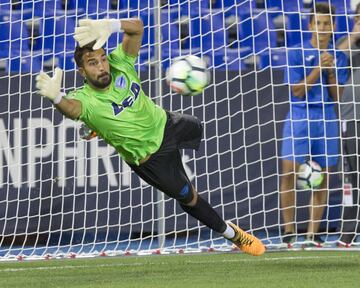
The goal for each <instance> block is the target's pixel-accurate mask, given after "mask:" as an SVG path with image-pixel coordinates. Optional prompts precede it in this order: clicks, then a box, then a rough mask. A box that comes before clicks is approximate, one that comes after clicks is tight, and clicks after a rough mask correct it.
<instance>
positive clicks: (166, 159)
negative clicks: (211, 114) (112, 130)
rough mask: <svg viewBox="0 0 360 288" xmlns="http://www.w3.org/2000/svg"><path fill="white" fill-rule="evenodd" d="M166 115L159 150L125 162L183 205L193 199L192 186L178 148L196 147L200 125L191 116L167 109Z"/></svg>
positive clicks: (199, 139)
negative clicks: (145, 157) (141, 160)
mask: <svg viewBox="0 0 360 288" xmlns="http://www.w3.org/2000/svg"><path fill="white" fill-rule="evenodd" d="M166 114H167V122H166V125H165V131H164V138H163V141H162V143H161V146H160V148H159V150H158V151H157V152H155V153H154V154H152V155H151V157H150V158H149V159H148V160H147V161H146V162H145V163H143V164H140V165H139V166H136V165H132V164H129V165H130V167H131V168H132V169H133V170H134V171H135V172H136V174H137V175H139V176H140V177H141V178H142V179H143V180H144V181H146V182H147V183H148V184H150V185H152V186H154V187H155V188H157V189H159V190H160V191H162V192H164V193H165V194H166V195H168V196H169V197H171V198H175V199H177V200H179V201H180V202H182V203H184V204H186V203H189V202H190V201H191V200H192V198H193V194H192V185H191V183H190V180H189V178H188V176H187V175H186V173H185V169H184V166H183V163H182V159H181V153H180V151H179V149H195V150H198V148H199V146H200V142H201V137H202V132H203V127H202V124H201V122H200V120H199V119H198V118H196V117H195V116H191V115H186V114H180V113H176V112H168V111H167V112H166Z"/></svg>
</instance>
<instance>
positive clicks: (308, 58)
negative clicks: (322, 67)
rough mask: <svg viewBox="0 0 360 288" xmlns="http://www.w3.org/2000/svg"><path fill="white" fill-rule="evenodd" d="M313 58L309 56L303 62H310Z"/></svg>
mask: <svg viewBox="0 0 360 288" xmlns="http://www.w3.org/2000/svg"><path fill="white" fill-rule="evenodd" d="M314 58H315V56H314V55H309V56H307V57H305V60H306V61H308V62H310V61H312V60H313V59H314Z"/></svg>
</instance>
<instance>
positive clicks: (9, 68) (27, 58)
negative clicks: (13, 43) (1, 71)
mask: <svg viewBox="0 0 360 288" xmlns="http://www.w3.org/2000/svg"><path fill="white" fill-rule="evenodd" d="M41 58H42V57H41V55H40V54H37V55H34V54H32V53H30V52H26V53H25V52H22V53H21V55H15V53H12V56H11V58H10V59H7V60H6V67H5V71H6V72H8V73H9V72H10V73H29V72H31V73H37V72H39V71H41V69H42V62H41Z"/></svg>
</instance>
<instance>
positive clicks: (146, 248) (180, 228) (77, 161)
mask: <svg viewBox="0 0 360 288" xmlns="http://www.w3.org/2000/svg"><path fill="white" fill-rule="evenodd" d="M316 2H320V1H316ZM322 2H325V3H327V2H328V1H322ZM330 2H331V3H333V4H335V6H336V14H335V15H333V16H334V20H335V22H336V31H335V33H334V34H333V39H332V40H331V41H332V42H333V43H335V41H337V40H338V39H340V38H341V37H344V36H345V37H346V36H348V35H349V32H351V31H352V28H353V22H354V15H353V13H354V8H355V7H354V5H353V4H354V3H350V1H347V0H338V1H330ZM313 5H314V3H313V1H302V0H296V1H281V0H279V1H276V0H273V1H272V0H267V1H265V0H264V1H253V0H224V1H212V0H211V1H210V0H204V1H194V0H190V1H183V0H169V1H154V0H147V1H132V0H131V1H130V0H118V1H110V0H109V1H100V0H98V1H97V0H95V1H93V0H81V1H75V0H67V1H59V0H51V1H37V0H35V1H10V0H8V1H7V0H0V31H1V33H0V68H1V70H0V103H1V105H0V166H1V167H3V169H2V172H1V173H0V247H1V248H0V258H1V259H13V258H16V257H19V256H20V257H32V258H34V257H48V256H47V255H51V256H54V257H55V256H59V255H60V256H61V255H73V254H72V253H74V255H75V254H77V255H98V254H99V253H102V252H106V254H124V253H128V252H129V251H130V252H131V253H132V252H135V253H152V252H153V251H154V250H156V249H160V248H161V249H162V251H177V252H178V251H199V250H202V249H207V248H204V247H215V248H216V249H220V250H221V249H223V250H226V249H229V242H227V241H225V240H224V239H223V238H222V237H221V236H220V235H219V234H217V233H213V232H211V231H210V230H209V229H208V228H207V227H205V226H204V225H201V224H200V223H199V222H197V221H195V220H194V219H193V218H191V217H189V216H188V215H187V214H186V213H184V212H183V211H182V210H181V208H180V206H178V204H177V203H176V202H175V201H174V200H172V199H169V198H168V197H163V198H162V197H159V195H158V193H157V191H156V190H155V189H153V188H152V187H150V186H149V185H148V184H146V183H145V182H143V181H140V180H139V178H138V177H137V176H136V175H135V174H134V173H132V172H131V171H130V168H129V167H128V166H127V165H126V163H125V162H124V161H122V160H121V158H120V157H119V155H118V154H117V153H116V152H115V150H114V149H113V148H112V147H110V146H108V145H106V144H105V143H104V142H103V141H102V140H101V139H93V140H91V141H87V142H86V141H83V140H81V139H80V138H79V136H78V129H79V123H77V122H73V121H71V120H69V119H65V118H64V117H63V116H62V115H60V113H59V112H57V111H56V110H55V109H54V108H53V106H52V105H51V104H50V103H49V102H48V101H47V100H44V99H42V98H41V97H40V96H39V95H37V93H36V89H35V85H34V81H35V77H36V75H37V74H38V73H39V71H41V70H45V71H49V73H50V74H51V71H53V70H54V68H55V67H57V66H59V67H61V68H63V69H64V70H65V71H66V72H65V77H64V78H65V79H64V89H65V91H67V92H69V91H71V90H73V89H75V88H80V87H81V86H82V85H83V82H82V81H83V80H82V79H81V77H80V76H79V74H77V73H76V69H77V67H76V66H75V64H74V60H73V53H74V49H75V46H76V43H75V41H74V39H73V34H74V28H75V27H76V23H77V22H78V21H79V19H82V18H86V17H89V18H92V19H101V18H105V17H108V18H130V17H139V18H141V19H142V21H143V23H144V27H145V29H144V38H143V43H142V46H141V50H140V53H139V57H138V61H137V63H136V69H137V70H138V73H139V75H140V78H141V81H142V88H143V90H144V91H145V93H146V94H147V95H149V97H151V98H152V99H153V100H154V101H155V102H157V103H159V104H160V105H162V106H163V107H164V108H165V109H168V110H172V111H181V112H184V113H188V114H192V115H196V116H197V117H198V118H199V119H201V120H202V122H203V125H204V137H203V141H202V145H201V148H200V150H199V151H197V152H194V151H188V150H186V151H184V152H183V160H184V164H185V168H186V171H187V172H188V175H189V177H190V178H191V180H192V181H193V183H194V185H195V187H196V188H197V190H198V191H199V193H200V195H202V197H204V198H205V199H207V200H208V201H209V202H210V203H211V205H212V206H213V207H214V208H215V209H216V211H217V212H218V213H219V214H220V215H221V216H222V217H223V218H224V219H227V220H231V221H233V222H234V223H237V224H238V225H239V226H240V227H242V228H243V229H245V230H248V231H250V232H251V233H254V234H255V235H257V236H258V237H260V238H261V239H262V240H263V241H264V243H265V244H266V245H267V246H268V248H272V247H273V248H275V249H276V248H279V247H282V244H281V243H282V240H281V236H282V233H283V230H284V225H283V224H284V221H283V215H282V213H283V210H284V209H283V206H282V205H281V204H280V194H279V193H280V192H279V191H280V188H281V187H280V179H281V178H280V177H281V176H282V175H283V174H282V167H281V163H282V162H281V147H282V143H283V139H282V137H283V136H282V135H283V133H282V130H283V126H284V123H285V122H286V114H287V112H288V111H289V106H290V105H289V104H290V88H289V86H288V85H287V83H285V82H284V72H286V71H289V68H291V67H289V64H288V63H289V58H288V54H289V51H290V50H292V49H294V48H293V47H294V45H300V47H303V46H304V45H305V43H306V42H307V41H308V40H309V37H311V35H310V34H311V33H310V32H307V30H308V23H309V18H310V17H309V16H310V9H311V8H312V7H313ZM157 33H158V34H157ZM158 36H159V37H158ZM121 39H122V35H121V33H120V34H119V35H112V36H111V37H110V39H109V41H108V42H107V44H106V49H107V51H108V52H110V51H112V50H113V49H114V48H115V47H116V45H117V44H118V43H119V42H120V41H121ZM350 50H351V49H348V51H347V53H348V54H350V52H351V53H352V54H353V53H354V51H355V50H351V51H350ZM188 54H193V55H197V56H201V57H203V58H205V59H206V61H207V62H208V65H209V71H210V73H211V77H212V81H211V84H210V85H209V87H207V88H206V90H205V91H204V93H203V94H202V95H199V96H196V97H182V96H180V95H177V94H175V93H173V92H171V91H170V90H169V88H168V86H167V84H166V82H165V71H166V68H167V67H168V66H169V65H170V64H171V61H172V60H173V59H174V58H175V57H177V56H180V55H188ZM352 54H351V55H352ZM304 55H305V54H304ZM350 66H352V64H351V62H350V64H348V68H350ZM353 75H354V74H351V76H350V77H353ZM357 84H359V83H356V81H354V79H350V81H349V84H348V85H347V86H350V87H351V90H353V91H354V92H355V91H356V86H357ZM355 101H356V100H355V98H354V97H353V98H352V100H351V101H350V102H349V103H348V104H350V105H353V106H355ZM337 107H338V106H336V108H337ZM353 117H354V118H353V119H350V120H356V119H355V116H353ZM357 137H358V135H357V134H356V135H354V136H353V137H352V139H354V140H356V139H358V138H357ZM350 138H351V137H350ZM341 140H343V139H342V137H340V136H339V137H337V141H339V143H340V144H339V152H338V153H337V155H336V156H337V157H338V164H337V165H336V166H335V167H333V168H332V169H331V171H330V172H329V175H330V177H329V178H328V180H327V181H328V182H329V193H328V197H327V200H326V203H325V206H326V207H325V211H324V215H323V218H322V220H321V226H320V230H319V233H321V236H322V238H323V240H326V242H327V243H328V244H329V245H330V247H335V246H336V243H337V241H338V240H339V237H340V233H339V231H341V230H342V229H343V227H344V225H343V224H342V223H343V221H342V220H343V218H344V211H345V210H344V209H343V208H344V205H345V206H347V207H350V206H352V207H353V208H355V209H357V208H358V203H357V197H355V196H356V194H355V192H354V190H353V189H352V188H351V187H350V186H346V185H348V184H349V183H350V180H349V179H348V177H347V176H348V175H350V174H351V173H350V172H344V167H343V166H344V165H343V159H344V157H343V156H344V155H343V151H344V149H343V148H344V147H343V146H344V145H343V144H342V141H341ZM356 143H357V142H356ZM356 145H358V144H356ZM355 151H358V150H355ZM351 153H353V154H350V156H356V153H357V152H351ZM354 153H355V154H354ZM307 156H308V157H310V155H307ZM346 163H347V162H346ZM346 165H347V164H346ZM346 167H348V166H346ZM353 174H354V173H353ZM344 175H345V176H346V177H343V176H344ZM344 180H345V182H347V184H346V185H345V184H344ZM344 185H345V186H344ZM343 186H344V187H348V188H347V189H343ZM349 187H350V188H349ZM349 191H350V192H349ZM310 194H311V191H299V192H297V193H296V201H295V204H294V206H296V207H297V210H296V213H295V216H294V219H293V224H294V227H295V231H296V233H294V235H295V234H296V235H298V237H297V239H296V241H297V242H298V243H300V244H301V243H302V241H303V240H304V236H305V234H306V227H307V224H308V218H309V215H308V214H309V213H308V209H309V198H310ZM343 194H344V195H347V197H348V198H346V197H343ZM349 195H351V196H349ZM349 197H350V198H351V201H350V200H349V199H350V198H349ZM343 198H344V199H347V201H345V200H344V201H343ZM349 201H350V202H351V203H350V202H349ZM343 203H345V204H343ZM355 214H356V211H355ZM351 217H352V218H351ZM351 217H350V220H351V219H352V221H355V224H356V225H355V226H356V227H355V228H354V229H353V231H348V232H346V233H348V234H354V233H356V229H357V223H358V219H357V215H355V216H351ZM348 220H349V219H348ZM350 220H349V221H350ZM349 221H348V222H349ZM295 231H294V232H295ZM319 235H320V234H319ZM353 244H355V245H356V244H357V242H356V238H355V240H354V242H353Z"/></svg>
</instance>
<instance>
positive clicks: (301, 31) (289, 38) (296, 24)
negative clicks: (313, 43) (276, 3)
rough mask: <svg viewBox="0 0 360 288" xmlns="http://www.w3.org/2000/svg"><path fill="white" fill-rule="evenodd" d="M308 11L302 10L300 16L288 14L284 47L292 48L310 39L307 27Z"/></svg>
mask: <svg viewBox="0 0 360 288" xmlns="http://www.w3.org/2000/svg"><path fill="white" fill-rule="evenodd" d="M309 13H310V10H309V9H305V8H304V9H303V10H302V13H301V14H297V13H289V14H288V15H287V16H288V20H287V23H286V46H287V47H290V46H294V45H296V44H299V43H303V41H307V40H309V39H310V38H311V32H310V31H309V29H308V26H309V20H310V18H309Z"/></svg>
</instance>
